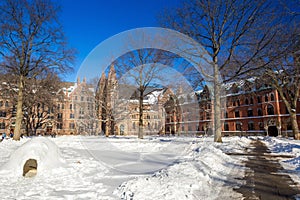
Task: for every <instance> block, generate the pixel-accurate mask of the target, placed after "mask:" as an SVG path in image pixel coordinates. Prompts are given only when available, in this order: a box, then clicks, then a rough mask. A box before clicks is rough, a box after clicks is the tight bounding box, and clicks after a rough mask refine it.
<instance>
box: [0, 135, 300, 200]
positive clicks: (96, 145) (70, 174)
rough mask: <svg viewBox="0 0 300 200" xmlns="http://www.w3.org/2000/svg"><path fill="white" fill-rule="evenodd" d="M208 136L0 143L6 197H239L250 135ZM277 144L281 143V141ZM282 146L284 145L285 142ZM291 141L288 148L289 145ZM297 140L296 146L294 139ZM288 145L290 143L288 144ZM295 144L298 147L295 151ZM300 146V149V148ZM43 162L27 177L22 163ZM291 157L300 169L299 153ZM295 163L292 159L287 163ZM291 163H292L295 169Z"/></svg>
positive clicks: (66, 138) (0, 168) (282, 148)
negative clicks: (219, 140) (220, 138)
mask: <svg viewBox="0 0 300 200" xmlns="http://www.w3.org/2000/svg"><path fill="white" fill-rule="evenodd" d="M223 140H224V142H223V143H222V144H217V143H214V142H213V138H211V137H201V138H193V137H186V138H184V137H147V138H145V139H144V140H139V139H137V138H134V137H112V138H105V137H100V136H61V137H57V138H46V139H45V138H42V139H41V138H33V139H30V138H25V139H22V140H21V141H19V142H16V141H12V140H5V141H3V142H1V143H0V151H1V154H0V176H1V179H0V184H1V187H0V196H1V199H101V200H102V199H103V200H105V199H137V200H143V199H149V200H150V199H151V200H152V199H172V200H173V199H178V200H179V199H180V200H184V199H241V197H242V196H241V194H239V193H237V192H235V191H234V190H233V188H235V187H238V186H239V185H240V184H242V181H238V180H239V179H240V178H242V177H243V176H244V172H245V169H244V166H243V164H242V161H243V159H245V157H241V156H228V155H226V152H243V150H244V147H247V146H249V143H250V142H251V140H250V139H247V138H240V137H230V138H223ZM266 142H267V143H268V144H269V145H271V144H272V146H270V147H271V148H272V149H273V150H274V152H276V148H277V149H279V150H277V151H285V150H286V152H287V153H289V154H294V155H296V156H297V159H298V158H299V155H300V153H299V149H300V148H298V147H300V143H298V144H296V143H297V142H294V141H290V140H287V139H270V138H267V139H266ZM276 145H277V146H276ZM280 145H281V146H280ZM289 145H292V146H291V147H288V146H289ZM293 145H294V146H293ZM287 149H290V150H287ZM293 149H294V150H293ZM296 149H298V150H296ZM29 158H33V159H36V160H37V161H38V174H37V176H36V177H34V178H24V177H23V176H22V170H23V166H22V165H24V162H25V161H26V160H27V159H29ZM297 159H294V160H290V161H287V162H286V164H289V165H290V164H291V165H292V166H293V167H294V169H296V171H297V170H299V168H300V165H299V159H298V160H297ZM290 167H291V166H290ZM290 169H292V168H290Z"/></svg>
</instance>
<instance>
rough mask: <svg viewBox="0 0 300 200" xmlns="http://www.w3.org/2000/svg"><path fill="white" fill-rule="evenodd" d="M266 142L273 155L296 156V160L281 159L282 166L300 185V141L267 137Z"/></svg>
mask: <svg viewBox="0 0 300 200" xmlns="http://www.w3.org/2000/svg"><path fill="white" fill-rule="evenodd" d="M264 141H265V143H266V144H267V146H268V147H269V149H270V150H271V151H272V153H274V154H282V155H292V156H294V158H283V159H281V165H282V166H283V168H285V169H286V170H288V171H289V175H290V176H291V178H292V179H293V180H294V181H295V182H297V183H298V184H300V141H299V140H294V139H292V138H273V137H266V138H264Z"/></svg>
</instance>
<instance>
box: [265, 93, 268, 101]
mask: <svg viewBox="0 0 300 200" xmlns="http://www.w3.org/2000/svg"><path fill="white" fill-rule="evenodd" d="M268 101H269V98H268V95H267V94H266V95H265V102H268Z"/></svg>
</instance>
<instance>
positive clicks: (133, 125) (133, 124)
mask: <svg viewBox="0 0 300 200" xmlns="http://www.w3.org/2000/svg"><path fill="white" fill-rule="evenodd" d="M132 129H133V130H135V122H133V123H132Z"/></svg>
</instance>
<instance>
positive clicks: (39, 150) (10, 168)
mask: <svg viewBox="0 0 300 200" xmlns="http://www.w3.org/2000/svg"><path fill="white" fill-rule="evenodd" d="M28 159H35V160H37V165H38V166H37V171H38V174H39V172H42V171H45V170H51V169H54V168H57V167H61V166H63V165H64V164H65V161H64V159H63V158H62V157H61V154H60V152H59V149H58V147H57V145H56V144H55V143H54V142H52V141H51V140H49V139H48V138H45V137H36V138H32V139H31V140H29V141H27V142H26V143H24V144H23V145H21V146H20V147H19V148H18V149H17V150H15V152H14V153H13V154H12V155H11V157H10V159H9V161H8V162H7V163H5V164H4V165H3V166H2V167H1V168H0V173H9V174H11V175H17V176H21V175H22V173H23V166H24V164H25V162H26V161H27V160H28Z"/></svg>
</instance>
